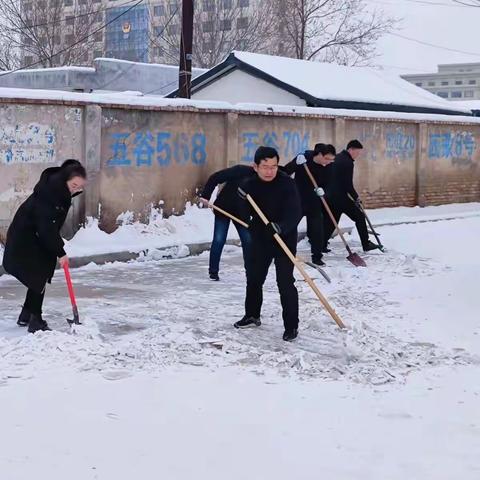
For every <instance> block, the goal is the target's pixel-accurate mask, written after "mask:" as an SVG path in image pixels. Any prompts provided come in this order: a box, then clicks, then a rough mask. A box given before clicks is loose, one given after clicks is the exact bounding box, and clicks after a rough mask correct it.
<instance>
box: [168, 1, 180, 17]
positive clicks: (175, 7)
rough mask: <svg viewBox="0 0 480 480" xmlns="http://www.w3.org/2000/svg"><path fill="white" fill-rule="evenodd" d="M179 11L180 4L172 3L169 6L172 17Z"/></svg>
mask: <svg viewBox="0 0 480 480" xmlns="http://www.w3.org/2000/svg"><path fill="white" fill-rule="evenodd" d="M177 10H178V3H170V4H169V5H168V11H169V12H170V15H173V14H174V13H175V12H176V11H177Z"/></svg>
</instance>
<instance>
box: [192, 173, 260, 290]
mask: <svg viewBox="0 0 480 480" xmlns="http://www.w3.org/2000/svg"><path fill="white" fill-rule="evenodd" d="M254 175H255V170H254V169H253V168H252V167H249V166H247V165H235V166H234V167H230V168H226V169H224V170H219V171H218V172H215V173H214V174H213V175H211V176H210V178H209V179H208V181H207V183H206V184H205V188H204V189H203V192H202V194H201V197H202V198H204V199H206V200H210V197H211V196H212V193H213V191H214V190H215V187H216V186H217V185H220V184H224V185H223V188H220V191H219V193H218V195H217V198H216V200H215V202H214V205H216V206H217V207H219V208H221V209H223V210H225V211H226V212H228V213H231V214H232V215H234V216H236V217H239V216H240V208H239V203H240V202H241V200H240V198H239V197H238V192H237V190H238V186H239V185H240V183H241V182H242V181H243V180H244V179H246V178H249V177H253V176H254ZM214 213H215V225H214V229H213V240H212V246H211V247H210V260H209V268H208V273H209V275H210V279H212V280H217V281H218V280H220V278H219V276H218V272H219V270H220V258H221V256H222V251H223V247H224V246H225V242H226V241H227V234H228V228H229V227H230V219H229V218H228V217H226V216H225V215H223V214H222V213H220V212H216V211H214ZM233 224H234V225H235V228H236V229H237V232H238V236H239V237H240V241H241V242H242V250H243V260H244V264H245V270H247V264H248V258H249V253H250V243H251V239H250V232H249V231H248V229H247V228H245V227H243V226H242V225H239V224H238V223H236V222H233Z"/></svg>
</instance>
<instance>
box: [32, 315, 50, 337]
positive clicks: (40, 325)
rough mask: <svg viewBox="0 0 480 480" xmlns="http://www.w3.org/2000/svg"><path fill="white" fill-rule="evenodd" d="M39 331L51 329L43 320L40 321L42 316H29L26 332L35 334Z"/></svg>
mask: <svg viewBox="0 0 480 480" xmlns="http://www.w3.org/2000/svg"><path fill="white" fill-rule="evenodd" d="M39 330H42V331H44V332H47V331H50V330H51V328H50V327H49V326H48V323H47V322H46V321H45V320H42V316H41V315H38V314H36V313H32V314H31V315H30V321H29V322H28V332H29V333H35V332H38V331H39Z"/></svg>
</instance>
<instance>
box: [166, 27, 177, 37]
mask: <svg viewBox="0 0 480 480" xmlns="http://www.w3.org/2000/svg"><path fill="white" fill-rule="evenodd" d="M168 34H169V35H178V25H169V26H168Z"/></svg>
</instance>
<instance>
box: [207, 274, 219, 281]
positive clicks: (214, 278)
mask: <svg viewBox="0 0 480 480" xmlns="http://www.w3.org/2000/svg"><path fill="white" fill-rule="evenodd" d="M208 275H209V277H210V280H213V281H215V282H218V281H219V280H220V277H219V276H218V273H215V272H214V273H209V274H208Z"/></svg>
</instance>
